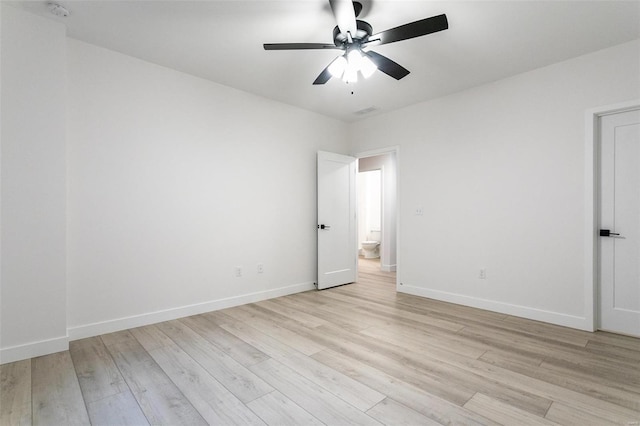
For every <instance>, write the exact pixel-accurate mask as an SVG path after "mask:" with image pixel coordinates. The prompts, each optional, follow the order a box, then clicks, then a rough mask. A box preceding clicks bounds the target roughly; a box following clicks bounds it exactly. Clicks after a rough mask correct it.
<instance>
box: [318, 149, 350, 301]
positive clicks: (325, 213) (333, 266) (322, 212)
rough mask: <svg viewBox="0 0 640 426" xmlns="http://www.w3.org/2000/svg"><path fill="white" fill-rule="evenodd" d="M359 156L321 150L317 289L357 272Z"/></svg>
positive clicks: (347, 279) (339, 283) (346, 281)
mask: <svg viewBox="0 0 640 426" xmlns="http://www.w3.org/2000/svg"><path fill="white" fill-rule="evenodd" d="M357 164H358V163H357V159H356V158H354V157H349V156H346V155H340V154H334V153H331V152H322V151H319V152H318V290H322V289H325V288H329V287H334V286H337V285H341V284H347V283H352V282H354V281H355V280H356V276H357V240H356V231H357V230H356V173H357V168H358V167H357Z"/></svg>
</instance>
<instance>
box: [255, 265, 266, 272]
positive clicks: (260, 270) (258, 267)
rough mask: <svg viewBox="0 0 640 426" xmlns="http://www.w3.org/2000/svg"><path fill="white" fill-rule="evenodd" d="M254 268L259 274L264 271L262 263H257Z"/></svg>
mask: <svg viewBox="0 0 640 426" xmlns="http://www.w3.org/2000/svg"><path fill="white" fill-rule="evenodd" d="M256 270H257V271H258V273H259V274H261V273H263V272H264V265H263V264H262V263H258V266H257V267H256Z"/></svg>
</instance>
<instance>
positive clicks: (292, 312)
mask: <svg viewBox="0 0 640 426" xmlns="http://www.w3.org/2000/svg"><path fill="white" fill-rule="evenodd" d="M256 305H257V306H260V307H263V308H266V309H269V310H270V311H273V312H276V313H278V314H280V315H282V316H285V317H287V318H289V319H292V320H294V321H297V322H299V323H300V324H302V325H304V326H305V327H309V328H314V327H319V326H321V325H325V324H326V323H327V322H326V321H325V320H323V319H321V318H318V317H316V316H314V315H310V314H308V313H306V312H305V311H303V310H301V309H298V308H292V307H291V306H289V305H287V304H286V303H284V302H283V301H282V300H281V299H270V300H265V301H263V302H260V303H256Z"/></svg>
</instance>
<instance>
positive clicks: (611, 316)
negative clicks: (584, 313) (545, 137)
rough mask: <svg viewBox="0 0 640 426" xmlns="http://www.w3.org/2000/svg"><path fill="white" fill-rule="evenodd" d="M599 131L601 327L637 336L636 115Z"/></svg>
mask: <svg viewBox="0 0 640 426" xmlns="http://www.w3.org/2000/svg"><path fill="white" fill-rule="evenodd" d="M600 132H601V133H600V149H601V152H600V161H601V164H600V179H601V187H600V202H601V205H600V228H601V229H600V328H601V329H602V330H608V331H613V332H618V333H623V334H630V335H635V336H640V110H635V111H628V112H623V113H618V114H612V115H607V116H604V117H602V118H601V119H600ZM607 234H608V235H607Z"/></svg>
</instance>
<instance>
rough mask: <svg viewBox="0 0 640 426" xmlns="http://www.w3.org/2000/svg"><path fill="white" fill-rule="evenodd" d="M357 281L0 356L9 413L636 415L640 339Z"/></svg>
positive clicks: (100, 416)
mask: <svg viewBox="0 0 640 426" xmlns="http://www.w3.org/2000/svg"><path fill="white" fill-rule="evenodd" d="M394 280H395V278H394V274H392V273H383V272H380V271H379V270H377V269H376V268H375V267H374V265H373V264H372V262H368V261H364V262H363V264H362V266H361V275H360V279H359V282H358V283H356V284H351V285H347V286H342V287H339V288H334V289H330V290H324V291H321V292H317V291H310V292H306V293H300V294H296V295H292V296H287V297H281V298H278V299H273V300H270V301H264V302H260V303H254V304H251V305H245V306H241V307H236V308H231V309H225V310H223V311H217V312H211V313H207V314H202V315H197V316H193V317H189V318H184V319H180V320H175V321H168V322H164V323H161V324H156V325H152V326H147V327H140V328H136V329H131V330H127V331H122V332H118V333H112V334H107V335H103V336H99V337H93V338H89V339H83V340H78V341H74V342H71V345H70V350H69V351H67V352H61V353H57V354H53V355H47V356H43V357H39V358H33V359H31V360H26V361H20V362H15V363H11V364H5V365H3V366H2V367H1V368H0V369H1V373H2V394H1V400H0V403H1V408H0V414H1V416H0V424H2V425H13V424H31V423H33V424H51V425H74V424H89V423H92V424H110V425H117V424H148V423H150V424H167V425H169V424H171V425H178V424H184V425H197V424H206V423H209V424H216V425H227V424H230V425H232V424H242V425H244V424H269V425H319V424H327V425H345V424H388V425H436V424H456V425H458V424H506V425H525V424H556V423H558V424H565V425H589V424H593V425H607V424H623V425H638V424H640V368H639V366H640V340H639V339H633V338H628V337H623V336H616V335H613V334H608V333H587V332H581V331H576V330H571V329H567V328H563V327H558V326H553V325H548V324H543V323H538V322H533V321H528V320H523V319H520V318H515V317H511V316H507V315H502V314H496V313H491V312H487V311H482V310H477V309H472V308H467V307H462V306H457V305H452V304H447V303H442V302H437V301H434V300H430V299H424V298H419V297H414V296H409V295H404V294H398V293H396V292H395V286H394Z"/></svg>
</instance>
